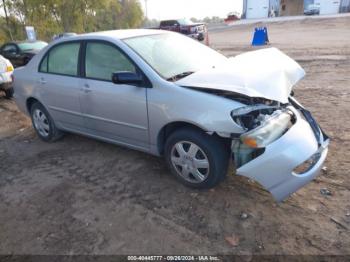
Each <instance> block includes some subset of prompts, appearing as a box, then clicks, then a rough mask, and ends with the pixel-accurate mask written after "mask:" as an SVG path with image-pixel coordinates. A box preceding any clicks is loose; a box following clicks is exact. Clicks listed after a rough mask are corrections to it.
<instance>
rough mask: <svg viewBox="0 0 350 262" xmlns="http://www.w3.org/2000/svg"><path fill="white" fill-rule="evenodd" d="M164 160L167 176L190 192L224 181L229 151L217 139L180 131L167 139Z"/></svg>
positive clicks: (196, 131)
mask: <svg viewBox="0 0 350 262" xmlns="http://www.w3.org/2000/svg"><path fill="white" fill-rule="evenodd" d="M165 158H166V162H167V164H168V166H169V168H170V170H171V172H172V173H173V174H174V175H175V177H176V178H177V179H178V180H179V181H180V182H181V183H183V184H184V185H186V186H189V187H192V188H199V189H202V188H203V189H204V188H205V189H208V188H212V187H215V186H216V185H217V184H218V183H220V182H221V181H222V180H223V179H224V178H225V176H226V173H227V168H228V162H229V149H228V146H227V145H226V144H225V142H224V141H223V140H222V139H220V138H219V137H216V136H210V135H208V134H206V133H204V132H202V131H199V130H196V129H192V128H183V129H180V130H178V131H175V132H174V133H172V134H171V135H170V136H169V138H168V139H167V141H166V144H165Z"/></svg>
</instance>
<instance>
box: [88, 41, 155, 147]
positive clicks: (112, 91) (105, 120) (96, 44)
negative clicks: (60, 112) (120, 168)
mask: <svg viewBox="0 0 350 262" xmlns="http://www.w3.org/2000/svg"><path fill="white" fill-rule="evenodd" d="M84 54H85V56H84V58H85V59H83V60H84V62H83V71H84V75H85V79H83V80H82V82H81V86H82V88H83V90H84V91H83V92H82V96H81V106H82V111H83V113H84V116H85V119H86V127H87V128H88V130H89V132H90V134H91V135H94V136H98V137H101V138H104V139H107V140H112V141H114V142H118V143H121V144H125V145H128V146H132V147H136V148H139V149H143V150H147V149H148V147H149V139H148V114H147V100H146V95H147V88H145V87H142V86H136V85H131V84H115V83H113V82H112V73H116V72H120V71H123V72H125V71H129V72H130V71H131V72H135V73H136V72H137V73H141V72H139V69H137V67H136V66H135V65H134V64H133V63H132V62H131V60H130V59H129V58H127V56H126V55H125V54H124V53H123V52H122V51H121V50H120V49H119V48H117V47H116V46H115V45H114V44H112V43H109V42H105V41H87V42H86V43H85V52H84Z"/></svg>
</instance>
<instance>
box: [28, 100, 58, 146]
mask: <svg viewBox="0 0 350 262" xmlns="http://www.w3.org/2000/svg"><path fill="white" fill-rule="evenodd" d="M30 115H31V118H32V124H33V127H34V129H35V131H36V133H37V134H38V136H39V137H40V139H42V140H43V141H45V142H54V141H56V140H58V139H60V138H61V137H62V136H63V133H62V131H60V130H58V129H57V127H56V126H55V123H54V121H53V119H52V118H51V116H50V114H49V112H47V110H46V109H45V107H44V106H43V105H42V104H40V103H39V102H35V103H34V104H33V105H32V106H31V110H30Z"/></svg>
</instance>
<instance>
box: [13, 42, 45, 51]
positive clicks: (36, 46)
mask: <svg viewBox="0 0 350 262" xmlns="http://www.w3.org/2000/svg"><path fill="white" fill-rule="evenodd" d="M18 46H19V48H20V49H21V50H22V51H28V50H40V49H42V48H44V47H45V46H47V43H45V42H41V41H39V42H31V43H30V42H26V43H19V44H18Z"/></svg>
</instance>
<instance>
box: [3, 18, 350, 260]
mask: <svg viewBox="0 0 350 262" xmlns="http://www.w3.org/2000/svg"><path fill="white" fill-rule="evenodd" d="M254 26H256V25H241V26H236V27H232V28H229V29H227V30H224V31H223V30H221V31H215V32H211V33H210V41H211V44H212V46H214V47H215V48H217V49H219V50H221V52H223V53H225V54H227V55H235V54H238V53H241V52H243V51H247V50H252V49H254V48H252V47H250V46H249V44H250V41H251V35H252V31H253V27H254ZM268 30H269V38H270V42H271V44H270V46H276V47H278V48H280V49H281V50H283V51H285V52H286V53H287V54H289V55H290V56H292V57H293V58H295V59H296V60H297V61H298V62H300V63H301V65H302V66H303V67H304V68H305V70H306V72H307V76H306V78H305V79H304V80H303V81H302V82H301V83H300V84H298V86H297V87H296V88H295V96H296V97H297V99H299V100H300V101H301V102H302V103H303V104H304V106H306V107H307V108H309V109H310V110H311V111H312V112H313V114H314V116H315V118H316V119H317V120H318V121H319V123H320V124H321V126H322V127H323V128H324V130H325V132H326V133H328V135H329V136H330V137H331V139H332V140H331V145H330V151H329V156H328V159H327V162H326V165H325V166H326V167H327V170H325V171H323V173H322V174H321V175H320V176H319V177H318V178H317V179H316V180H315V181H313V182H311V183H310V184H309V185H307V186H306V187H304V188H303V189H301V190H300V191H298V192H297V193H295V194H293V195H292V196H291V197H290V198H289V199H287V200H286V201H285V202H283V203H280V204H276V203H275V202H274V201H273V199H272V197H271V196H270V194H268V193H267V192H266V191H264V190H262V189H261V188H260V187H259V186H258V185H256V184H255V183H252V182H251V181H248V180H247V179H245V178H243V177H238V176H235V175H230V176H228V178H227V179H226V181H225V182H224V183H222V184H221V185H220V186H218V187H217V188H215V190H210V191H195V190H191V189H188V188H185V187H183V186H182V185H180V184H179V183H178V182H177V181H176V180H175V179H174V178H173V177H172V176H171V175H170V173H169V171H168V170H167V168H166V166H165V164H164V162H163V160H162V159H158V158H156V157H153V156H149V155H147V154H144V153H140V152H137V151H133V150H129V149H125V148H122V147H118V146H115V145H110V144H106V143H103V142H99V141H95V140H92V139H88V138H85V137H81V136H76V135H71V134H68V135H66V136H65V137H64V138H63V139H62V140H60V141H58V142H56V143H53V144H47V143H44V142H42V141H41V140H39V139H38V137H37V136H36V135H35V133H34V131H33V129H32V127H31V123H30V120H29V119H28V118H27V117H25V116H24V115H23V114H22V113H20V112H19V111H18V109H17V107H16V105H15V103H14V101H9V100H6V99H5V98H3V96H0V254H164V253H165V254H243V255H244V254H245V255H247V254H269V255H271V254H321V255H322V254H323V255H324V254H328V255H329V254H342V255H344V254H348V255H350V177H349V171H348V170H349V169H350V153H349V149H350V124H349V123H350V91H349V88H350V17H345V18H332V19H318V20H315V19H313V20H308V19H306V20H302V21H293V22H278V23H272V24H268ZM322 188H326V189H328V190H329V191H330V193H331V195H322V194H321V193H320V190H321V189H322ZM242 213H245V214H247V217H245V215H244V214H243V215H242ZM230 236H231V237H233V240H234V242H235V243H231V244H230V243H229V242H228V241H226V240H225V238H227V237H230ZM232 244H233V245H232Z"/></svg>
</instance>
